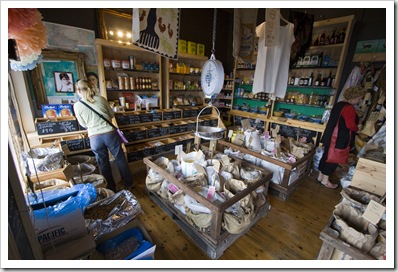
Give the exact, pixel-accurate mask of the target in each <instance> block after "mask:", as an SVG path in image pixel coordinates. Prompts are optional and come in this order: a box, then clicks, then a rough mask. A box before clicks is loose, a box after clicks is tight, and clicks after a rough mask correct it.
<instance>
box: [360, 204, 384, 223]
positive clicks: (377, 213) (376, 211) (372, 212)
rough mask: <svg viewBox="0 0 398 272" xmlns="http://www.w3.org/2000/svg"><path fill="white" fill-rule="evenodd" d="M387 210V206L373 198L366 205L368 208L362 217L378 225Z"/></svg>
mask: <svg viewBox="0 0 398 272" xmlns="http://www.w3.org/2000/svg"><path fill="white" fill-rule="evenodd" d="M385 211H386V207H384V206H383V205H381V204H380V203H377V202H376V201H374V200H373V199H372V200H370V202H369V204H368V206H367V207H366V210H365V212H364V213H363V215H362V217H363V218H365V219H366V220H368V221H369V222H370V223H372V224H373V225H376V224H377V223H378V222H379V221H380V218H381V217H382V216H383V214H384V212H385Z"/></svg>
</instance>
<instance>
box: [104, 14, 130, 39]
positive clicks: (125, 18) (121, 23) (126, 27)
mask: <svg viewBox="0 0 398 272" xmlns="http://www.w3.org/2000/svg"><path fill="white" fill-rule="evenodd" d="M131 11H132V9H98V17H99V29H100V32H101V38H103V39H105V40H111V41H119V42H122V43H127V44H131V42H132V38H131V31H132V27H133V20H132V19H133V16H132V14H131ZM119 33H120V34H119Z"/></svg>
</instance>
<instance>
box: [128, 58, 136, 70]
mask: <svg viewBox="0 0 398 272" xmlns="http://www.w3.org/2000/svg"><path fill="white" fill-rule="evenodd" d="M129 61H130V69H132V70H134V69H135V57H134V56H129Z"/></svg>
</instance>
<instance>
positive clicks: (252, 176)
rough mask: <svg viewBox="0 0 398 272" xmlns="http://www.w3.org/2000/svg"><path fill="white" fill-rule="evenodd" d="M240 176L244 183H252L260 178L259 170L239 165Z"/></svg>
mask: <svg viewBox="0 0 398 272" xmlns="http://www.w3.org/2000/svg"><path fill="white" fill-rule="evenodd" d="M240 176H241V178H242V179H243V180H244V181H246V183H254V182H256V181H258V180H259V179H261V172H260V171H258V170H255V169H253V168H250V167H241V168H240Z"/></svg>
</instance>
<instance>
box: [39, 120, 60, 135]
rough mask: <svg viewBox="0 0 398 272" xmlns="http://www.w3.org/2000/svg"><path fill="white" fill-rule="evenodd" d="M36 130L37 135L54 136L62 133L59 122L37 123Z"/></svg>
mask: <svg viewBox="0 0 398 272" xmlns="http://www.w3.org/2000/svg"><path fill="white" fill-rule="evenodd" d="M36 128H37V134H39V135H46V134H54V133H59V132H60V129H59V124H58V122H43V123H36Z"/></svg>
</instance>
